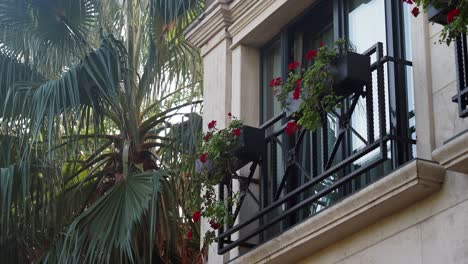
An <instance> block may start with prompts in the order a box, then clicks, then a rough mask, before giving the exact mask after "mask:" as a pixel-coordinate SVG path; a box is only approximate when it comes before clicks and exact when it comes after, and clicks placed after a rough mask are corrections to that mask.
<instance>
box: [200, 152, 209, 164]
mask: <svg viewBox="0 0 468 264" xmlns="http://www.w3.org/2000/svg"><path fill="white" fill-rule="evenodd" d="M206 156H208V153H202V154H201V155H200V161H201V162H202V163H205V162H206Z"/></svg>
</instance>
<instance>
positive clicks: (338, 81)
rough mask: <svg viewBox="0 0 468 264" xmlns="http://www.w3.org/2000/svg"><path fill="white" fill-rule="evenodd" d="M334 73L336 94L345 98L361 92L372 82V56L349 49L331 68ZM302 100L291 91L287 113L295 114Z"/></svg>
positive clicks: (289, 114)
mask: <svg viewBox="0 0 468 264" xmlns="http://www.w3.org/2000/svg"><path fill="white" fill-rule="evenodd" d="M331 71H332V74H333V75H334V77H333V79H334V81H333V82H334V84H333V89H334V91H335V93H336V95H338V96H341V97H343V98H345V97H348V96H350V95H352V94H354V93H360V92H361V91H362V90H363V87H364V86H365V85H366V84H368V83H371V82H372V77H371V71H370V57H369V56H366V55H362V54H359V53H355V52H351V51H347V52H345V53H344V54H343V55H342V56H340V57H339V58H338V60H337V61H336V65H334V66H333V67H332V69H331ZM301 102H302V100H301V99H298V100H294V99H293V92H290V93H289V96H288V98H287V99H286V110H285V112H286V114H287V116H291V115H292V114H294V113H295V112H296V111H297V110H298V109H299V106H300V104H301Z"/></svg>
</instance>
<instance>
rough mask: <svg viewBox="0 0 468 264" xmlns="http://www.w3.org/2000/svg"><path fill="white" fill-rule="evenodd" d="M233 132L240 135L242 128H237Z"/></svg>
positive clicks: (237, 135)
mask: <svg viewBox="0 0 468 264" xmlns="http://www.w3.org/2000/svg"><path fill="white" fill-rule="evenodd" d="M232 134H233V135H234V136H236V137H240V134H241V130H240V128H236V129H234V130H233V131H232Z"/></svg>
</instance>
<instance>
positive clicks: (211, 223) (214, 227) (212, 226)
mask: <svg viewBox="0 0 468 264" xmlns="http://www.w3.org/2000/svg"><path fill="white" fill-rule="evenodd" d="M210 226H211V228H213V229H214V230H217V229H219V228H220V227H221V225H220V224H218V223H216V222H215V221H214V220H210Z"/></svg>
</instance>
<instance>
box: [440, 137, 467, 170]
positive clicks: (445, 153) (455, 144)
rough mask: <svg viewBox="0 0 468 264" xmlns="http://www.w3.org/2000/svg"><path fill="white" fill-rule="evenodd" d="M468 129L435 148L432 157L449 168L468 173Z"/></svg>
mask: <svg viewBox="0 0 468 264" xmlns="http://www.w3.org/2000/svg"><path fill="white" fill-rule="evenodd" d="M467 146H468V131H467V132H465V133H463V134H462V135H460V136H458V137H456V138H454V139H452V140H450V141H448V142H446V143H445V145H443V146H441V147H440V148H438V149H436V150H434V151H433V152H432V157H433V159H434V160H435V161H438V162H439V163H440V164H441V165H442V166H444V167H445V168H446V169H447V170H450V171H455V172H460V173H465V174H468V147H467Z"/></svg>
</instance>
